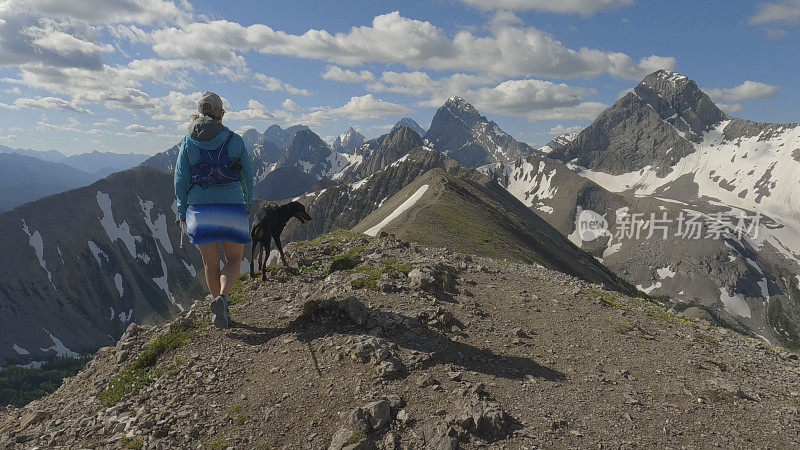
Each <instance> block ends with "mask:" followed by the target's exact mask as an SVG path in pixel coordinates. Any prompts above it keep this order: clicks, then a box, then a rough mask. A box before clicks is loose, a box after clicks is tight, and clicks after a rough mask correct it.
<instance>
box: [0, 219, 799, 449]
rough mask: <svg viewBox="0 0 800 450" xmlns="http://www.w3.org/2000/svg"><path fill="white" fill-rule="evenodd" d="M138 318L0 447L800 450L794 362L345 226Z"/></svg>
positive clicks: (753, 343) (10, 428)
mask: <svg viewBox="0 0 800 450" xmlns="http://www.w3.org/2000/svg"><path fill="white" fill-rule="evenodd" d="M289 249H290V250H289V252H288V255H289V258H290V261H291V262H292V263H293V264H294V265H296V266H298V267H299V268H296V269H293V270H291V271H287V270H285V269H282V268H270V270H268V271H267V280H266V281H260V280H257V281H253V280H250V279H249V278H243V279H240V281H239V282H238V283H237V286H236V293H235V295H234V296H233V300H234V301H233V305H232V306H231V315H232V318H233V320H234V322H235V324H234V326H233V327H231V328H230V329H226V330H219V329H215V328H213V327H211V326H210V324H209V323H210V321H209V317H208V315H209V313H208V307H207V303H206V302H196V303H195V304H194V306H193V307H192V308H191V309H189V310H187V311H185V312H183V313H182V314H181V315H179V316H178V317H177V318H176V319H175V320H174V321H172V322H170V323H168V324H165V325H162V326H157V327H143V326H138V325H135V324H132V325H130V327H129V328H128V330H127V331H126V333H125V335H124V336H123V338H122V339H121V340H120V341H119V343H118V344H117V345H116V347H105V348H102V349H101V350H100V351H99V352H98V353H97V354H96V356H95V358H94V360H93V361H91V362H90V363H89V365H88V366H87V367H86V368H85V369H84V370H83V371H82V372H80V373H79V374H78V375H77V376H75V377H72V378H69V379H67V380H65V382H64V385H63V386H62V387H61V388H60V389H59V390H58V391H57V392H55V393H54V394H52V395H50V396H48V397H45V398H43V399H41V400H37V401H34V402H33V403H31V404H29V405H27V406H26V407H24V408H21V409H17V408H5V409H3V408H0V448H36V447H40V448H41V447H46V448H84V447H90V448H142V449H160V448H197V449H203V448H246V449H249V448H309V449H326V448H329V449H342V448H348V449H356V448H358V449H366V448H386V449H390V448H391V449H394V448H437V449H451V448H509V449H512V448H513V449H516V448H540V447H543V448H634V447H646V448H653V447H684V448H707V447H711V446H715V447H722V448H792V447H797V446H799V445H800V422H798V420H800V416H798V406H800V381H798V380H799V379H798V374H800V362H799V361H798V358H797V355H796V354H793V353H789V352H787V351H785V350H782V349H778V348H776V347H772V346H770V345H768V344H765V343H763V342H761V341H759V340H755V339H752V338H749V337H745V336H743V335H740V334H737V333H735V332H732V331H729V330H726V329H722V328H716V327H713V326H711V325H710V324H709V323H708V322H705V321H702V320H699V319H694V318H690V317H684V316H683V315H680V314H678V315H676V314H674V313H673V312H668V311H666V310H664V309H663V308H662V307H660V306H659V305H657V304H655V303H651V302H650V301H648V300H643V299H638V298H630V297H626V296H623V295H621V294H618V293H615V292H611V291H606V290H603V289H602V288H601V287H600V286H597V285H593V284H590V283H587V282H584V281H581V280H578V279H576V278H573V277H570V276H568V275H564V274H562V273H559V272H554V271H551V270H548V269H545V268H542V267H540V266H536V265H523V264H516V263H509V262H506V261H499V260H491V259H484V258H477V257H470V256H466V255H463V254H456V253H452V252H449V251H446V250H443V249H429V248H423V247H419V246H417V245H415V244H411V243H408V242H402V241H398V240H394V239H392V238H391V237H384V238H367V237H366V236H362V235H357V234H355V233H350V232H334V233H332V234H329V235H324V236H322V237H320V238H318V239H316V240H314V241H308V242H299V243H294V244H292V245H290V246H289Z"/></svg>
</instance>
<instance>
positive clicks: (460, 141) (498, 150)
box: [425, 97, 534, 168]
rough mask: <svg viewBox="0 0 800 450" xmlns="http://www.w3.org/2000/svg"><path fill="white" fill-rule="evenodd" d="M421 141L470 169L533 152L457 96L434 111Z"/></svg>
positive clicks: (507, 160) (508, 160)
mask: <svg viewBox="0 0 800 450" xmlns="http://www.w3.org/2000/svg"><path fill="white" fill-rule="evenodd" d="M425 140H426V141H427V142H428V143H429V145H430V146H431V147H433V148H435V149H437V150H439V151H441V152H444V153H445V154H446V155H447V156H449V157H451V158H453V159H455V160H456V161H458V162H459V163H461V164H463V165H464V166H467V167H472V168H475V167H480V166H484V165H486V164H492V163H496V162H502V163H506V164H507V163H510V162H513V161H516V160H517V159H519V158H524V157H526V156H528V155H530V154H532V153H533V152H534V150H533V149H532V148H531V147H530V146H529V145H527V144H523V143H521V142H518V141H516V140H515V139H514V138H513V137H511V136H509V135H508V134H506V133H505V132H504V131H503V130H501V129H500V128H499V127H498V126H497V124H496V123H494V122H490V121H489V120H488V119H486V117H484V116H482V115H480V113H478V111H477V110H476V109H475V108H474V107H473V106H472V105H470V104H469V103H467V102H466V101H465V100H464V99H462V98H460V97H451V98H450V99H448V100H447V102H446V103H445V104H444V105H443V106H442V107H441V108H439V109H438V110H437V111H436V115H434V116H433V121H432V122H431V127H430V129H428V132H427V133H426V134H425Z"/></svg>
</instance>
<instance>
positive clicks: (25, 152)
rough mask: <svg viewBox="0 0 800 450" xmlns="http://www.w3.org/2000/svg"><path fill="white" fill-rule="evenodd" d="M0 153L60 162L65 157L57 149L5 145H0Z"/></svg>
mask: <svg viewBox="0 0 800 450" xmlns="http://www.w3.org/2000/svg"><path fill="white" fill-rule="evenodd" d="M0 153H16V154H18V155H22V156H28V157H31V158H36V159H41V160H42V161H47V162H61V161H63V160H64V159H65V158H66V157H67V156H66V155H64V154H63V153H61V152H59V151H57V150H30V149H25V148H11V147H6V146H5V145H0Z"/></svg>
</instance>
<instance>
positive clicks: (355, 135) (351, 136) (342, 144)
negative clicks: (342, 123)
mask: <svg viewBox="0 0 800 450" xmlns="http://www.w3.org/2000/svg"><path fill="white" fill-rule="evenodd" d="M365 140H366V138H365V137H364V135H362V134H361V133H359V132H358V131H356V130H354V129H353V128H352V127H350V128H349V129H348V130H347V131H345V132H344V133H342V134H340V135H339V136H336V140H335V141H333V147H332V149H333V151H335V152H339V153H346V152H349V151H350V150H353V149H354V148H356V147H358V146H359V145H361V144H363V143H364V141H365Z"/></svg>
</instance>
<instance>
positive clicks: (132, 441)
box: [119, 436, 144, 450]
mask: <svg viewBox="0 0 800 450" xmlns="http://www.w3.org/2000/svg"><path fill="white" fill-rule="evenodd" d="M119 442H120V444H122V446H123V447H124V448H128V449H131V450H139V449H140V448H142V446H143V445H144V439H142V438H140V437H136V438H132V437H128V436H122V439H120V441H119Z"/></svg>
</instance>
